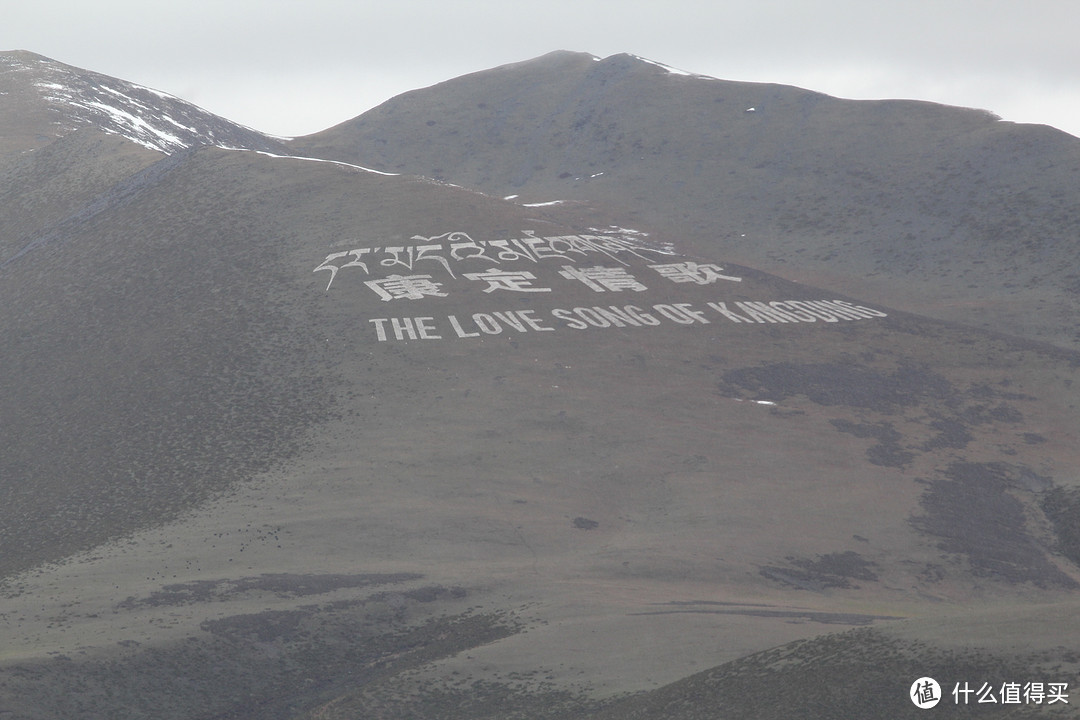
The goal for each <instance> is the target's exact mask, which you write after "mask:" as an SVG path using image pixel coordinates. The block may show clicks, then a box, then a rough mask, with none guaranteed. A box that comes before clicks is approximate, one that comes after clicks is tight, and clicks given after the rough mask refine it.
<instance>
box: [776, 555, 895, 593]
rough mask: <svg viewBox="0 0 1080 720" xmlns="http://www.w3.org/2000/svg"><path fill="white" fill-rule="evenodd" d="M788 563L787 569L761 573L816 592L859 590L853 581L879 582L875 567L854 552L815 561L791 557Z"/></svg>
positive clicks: (819, 556)
mask: <svg viewBox="0 0 1080 720" xmlns="http://www.w3.org/2000/svg"><path fill="white" fill-rule="evenodd" d="M787 561H788V563H790V565H789V566H788V567H779V566H766V567H763V568H761V570H760V572H761V574H762V575H763V576H764V577H767V578H769V579H770V580H777V581H779V582H782V583H785V584H787V585H791V586H793V587H797V588H800V589H802V590H813V591H815V592H821V591H823V590H825V589H826V588H845V589H847V588H852V587H858V586H857V585H853V584H852V583H851V581H852V580H868V581H876V580H877V579H878V577H877V573H875V572H874V571H873V569H872V568H873V567H874V566H875V564H874V563H873V562H870V561H868V560H865V559H863V557H862V556H861V555H859V553H857V552H854V551H852V550H847V551H845V552H840V553H827V554H825V555H818V556H817V558H815V559H810V558H798V557H788V558H787Z"/></svg>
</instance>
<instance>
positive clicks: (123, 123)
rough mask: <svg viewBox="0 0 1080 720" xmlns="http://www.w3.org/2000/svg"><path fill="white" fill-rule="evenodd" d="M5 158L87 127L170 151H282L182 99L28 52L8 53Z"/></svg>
mask: <svg viewBox="0 0 1080 720" xmlns="http://www.w3.org/2000/svg"><path fill="white" fill-rule="evenodd" d="M0 96H3V102H0V124H2V125H3V126H4V127H5V129H6V131H5V133H4V137H3V144H2V145H0V153H8V152H11V151H18V150H25V149H30V148H35V147H41V146H42V145H44V144H46V143H48V142H50V141H51V140H53V139H56V138H57V137H61V136H63V135H65V134H67V133H70V132H73V131H74V130H76V129H78V128H81V127H93V128H96V129H98V130H100V131H102V132H106V133H110V134H115V135H119V136H121V137H124V138H126V139H128V140H131V141H132V142H135V143H138V144H139V145H143V146H145V147H147V148H150V149H152V150H157V151H159V152H163V153H174V152H177V151H179V150H183V149H186V148H190V147H193V146H195V145H215V146H218V147H235V148H246V149H251V150H278V151H280V148H281V146H280V145H279V144H278V142H277V141H276V140H274V139H273V138H271V137H269V136H267V135H264V134H262V133H259V132H256V131H254V130H251V129H250V128H246V127H244V126H242V125H238V124H236V123H234V122H231V121H229V120H225V119H224V118H221V117H218V116H217V115H214V114H212V113H209V112H207V111H205V110H203V109H202V108H199V107H197V106H195V105H192V104H191V103H189V102H186V101H184V100H181V99H180V98H177V97H174V96H172V95H169V94H168V93H164V92H161V91H158V90H153V89H151V88H148V87H144V86H142V85H136V84H134V83H130V82H126V81H124V80H118V79H116V78H112V77H109V76H107V75H102V74H100V73H95V72H90V71H87V70H81V69H79V68H75V67H72V66H70V65H65V64H63V63H60V62H57V61H55V60H51V59H49V58H47V57H43V56H41V55H36V54H34V53H31V52H27V51H24V50H16V51H12V52H2V53H0Z"/></svg>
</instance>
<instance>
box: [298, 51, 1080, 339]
mask: <svg viewBox="0 0 1080 720" xmlns="http://www.w3.org/2000/svg"><path fill="white" fill-rule="evenodd" d="M291 144H292V146H293V147H295V148H296V149H297V151H298V152H301V153H303V154H312V155H317V156H320V157H327V158H336V159H341V160H346V161H349V162H357V163H361V164H365V165H368V166H371V167H375V168H378V169H383V170H389V171H393V172H408V173H417V174H423V175H428V176H431V177H436V178H443V179H446V180H448V181H451V182H454V183H457V184H460V185H464V186H467V187H475V188H478V189H481V190H483V191H484V192H488V193H491V194H494V195H498V196H508V195H516V196H520V198H519V201H521V202H537V201H551V200H576V201H581V202H586V203H590V204H593V205H598V206H601V207H607V208H609V209H617V210H618V211H619V212H621V213H622V217H623V218H625V220H624V222H626V223H627V224H631V225H633V224H634V223H637V224H638V226H649V227H653V228H656V229H662V230H663V231H664V232H666V233H668V234H669V235H670V236H672V237H678V238H679V239H680V241H681V242H683V243H684V245H685V246H686V247H688V248H691V249H693V251H695V252H698V253H701V254H703V255H705V256H708V257H723V258H726V259H728V260H737V261H741V262H744V263H747V264H752V265H754V266H756V267H759V268H761V269H764V270H769V271H773V272H778V273H781V274H783V275H785V276H787V277H789V278H792V279H797V280H802V281H808V282H815V283H828V284H830V285H832V286H834V287H837V288H844V289H846V290H848V291H849V292H852V293H855V294H859V293H861V292H862V291H864V290H865V289H867V288H871V287H872V288H874V291H875V292H877V293H882V295H881V297H882V298H883V299H887V302H889V304H891V305H893V306H897V307H902V308H906V309H911V310H916V311H918V312H921V313H925V314H928V315H931V316H934V317H940V318H943V319H947V320H956V321H961V322H966V323H969V324H973V325H976V326H980V327H986V328H988V329H992V330H999V331H1006V332H1010V333H1016V334H1021V335H1025V336H1028V337H1034V338H1037V339H1042V340H1047V341H1051V342H1055V343H1058V344H1061V345H1063V346H1068V347H1077V346H1078V341H1080V338H1078V336H1077V335H1076V330H1075V326H1074V323H1072V321H1071V315H1072V313H1073V312H1074V310H1075V307H1076V302H1077V292H1078V288H1080V286H1078V285H1077V278H1076V273H1075V268H1076V266H1077V264H1078V261H1080V256H1078V253H1080V249H1078V246H1077V238H1076V227H1077V226H1078V225H1080V190H1078V189H1077V188H1080V185H1078V184H1077V182H1076V177H1077V174H1078V173H1080V140H1078V139H1077V138H1074V137H1071V136H1069V135H1067V134H1065V133H1062V132H1059V131H1056V130H1053V129H1051V128H1048V127H1040V126H1024V125H1015V124H1012V123H1006V122H1001V121H999V120H997V119H996V118H995V117H994V116H992V115H991V114H989V113H987V112H983V111H978V110H967V109H961V108H954V107H947V106H942V105H934V104H931V103H925V102H916V101H850V100H840V99H837V98H832V97H829V96H826V95H823V94H820V93H814V92H809V91H806V90H801V89H798V88H793V87H785V86H780V85H767V84H754V83H739V82H730V81H723V80H717V79H714V78H706V77H702V76H688V75H684V74H678V73H674V72H671V71H669V70H667V69H665V68H664V67H662V66H659V65H658V64H656V63H652V62H648V61H644V60H642V59H640V58H635V57H632V56H628V55H615V56H612V57H609V58H605V59H602V60H601V59H598V58H594V57H593V56H590V55H586V54H583V53H567V52H559V53H552V54H549V55H545V56H543V57H541V58H537V59H535V60H531V61H528V62H524V63H518V64H515V65H508V66H504V67H500V68H495V69H492V70H487V71H483V72H479V73H475V74H472V75H466V76H464V77H461V78H457V79H454V80H451V81H448V82H445V83H442V84H439V85H435V86H433V87H431V88H426V89H423V90H417V91H413V92H410V93H405V94H403V95H401V96H399V97H397V98H394V99H392V100H390V101H388V102H387V103H385V104H383V105H382V106H380V107H378V108H375V109H374V110H371V111H369V112H367V113H365V114H363V115H361V116H359V117H357V118H355V119H354V120H351V121H348V122H346V123H343V124H341V125H339V126H337V127H334V128H330V129H328V130H326V131H323V132H321V133H316V134H315V135H312V136H309V137H305V138H297V139H295V140H293V141H292V143H291Z"/></svg>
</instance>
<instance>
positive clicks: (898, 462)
mask: <svg viewBox="0 0 1080 720" xmlns="http://www.w3.org/2000/svg"><path fill="white" fill-rule="evenodd" d="M829 422H830V423H831V424H832V426H833V427H835V428H836V429H837V430H839V431H840V432H843V433H849V434H851V435H854V436H855V437H858V438H874V439H876V440H878V443H877V444H876V445H872V446H870V447H869V448H868V449H867V450H866V459H867V460H869V461H870V463H871V464H873V465H880V466H882V467H896V468H903V467H906V466H907V465H909V464H910V463H911V461H912V459H914V457H915V453H913V452H910V451H908V450H905V449H904V448H903V447H902V446H901V445H900V441H901V440H902V439H903V437H904V436H903V435H902V434H901V433H900V432H899V431H898V430H897V429H896V428H895V427H893V424H892V423H890V422H878V423H855V422H852V421H850V420H844V419H839V418H838V419H835V420H830V421H829Z"/></svg>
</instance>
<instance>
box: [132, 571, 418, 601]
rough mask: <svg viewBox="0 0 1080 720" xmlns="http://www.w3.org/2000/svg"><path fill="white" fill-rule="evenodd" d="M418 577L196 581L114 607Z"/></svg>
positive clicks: (315, 590) (292, 593)
mask: <svg viewBox="0 0 1080 720" xmlns="http://www.w3.org/2000/svg"><path fill="white" fill-rule="evenodd" d="M421 577H423V576H422V575H418V574H416V573H359V574H355V575H340V574H321V575H315V574H298V573H266V574H263V575H258V576H255V577H245V578H239V579H237V580H227V579H222V580H196V581H194V582H190V583H177V584H173V585H165V586H163V587H162V588H161V590H159V591H157V592H154V593H151V594H150V595H149V596H147V597H145V598H141V599H137V598H133V597H132V598H128V599H127V600H124V601H123V602H121V603H118V604H117V607H120V608H126V609H130V608H134V607H138V606H141V605H145V606H151V607H159V606H162V605H187V604H190V603H197V602H210V601H219V602H220V601H225V600H232V599H234V598H236V597H237V596H239V595H242V594H244V593H248V592H271V593H274V594H275V595H278V596H279V597H305V596H307V595H321V594H323V593H328V592H332V591H334V590H340V589H342V588H357V587H366V586H368V585H388V584H396V583H403V582H408V581H410V580H419V579H420V578H421Z"/></svg>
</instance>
